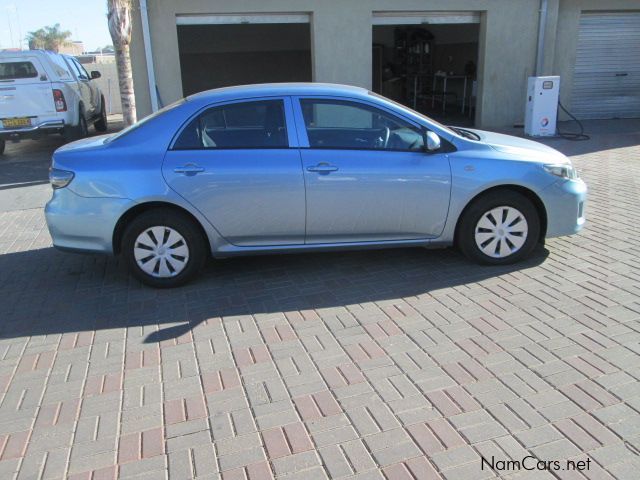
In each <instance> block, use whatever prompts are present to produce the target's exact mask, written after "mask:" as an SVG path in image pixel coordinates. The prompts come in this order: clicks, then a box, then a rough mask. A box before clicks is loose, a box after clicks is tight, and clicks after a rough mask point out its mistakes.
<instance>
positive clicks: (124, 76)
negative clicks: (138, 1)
mask: <svg viewBox="0 0 640 480" xmlns="http://www.w3.org/2000/svg"><path fill="white" fill-rule="evenodd" d="M131 6H132V0H107V10H108V13H107V21H108V23H109V33H110V34H111V39H112V40H113V46H114V47H115V49H116V65H117V67H118V83H119V84H120V101H121V102H122V116H123V120H124V124H125V126H129V125H131V124H132V123H135V121H136V98H135V95H134V92H133V75H132V73H131V56H130V54H129V44H130V43H131Z"/></svg>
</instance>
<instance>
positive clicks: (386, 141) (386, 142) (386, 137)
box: [382, 127, 391, 148]
mask: <svg viewBox="0 0 640 480" xmlns="http://www.w3.org/2000/svg"><path fill="white" fill-rule="evenodd" d="M390 138H391V129H390V128H389V127H384V142H383V144H382V148H387V146H388V145H389V139H390Z"/></svg>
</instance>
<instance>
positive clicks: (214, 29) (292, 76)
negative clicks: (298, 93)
mask: <svg viewBox="0 0 640 480" xmlns="http://www.w3.org/2000/svg"><path fill="white" fill-rule="evenodd" d="M176 23H177V28H178V47H179V51H180V69H181V75H182V90H183V94H184V95H190V94H192V93H196V92H200V91H202V90H208V89H210V88H218V87H226V86H231V85H244V84H250V83H269V82H310V81H311V79H312V73H311V34H310V28H309V16H308V15H304V14H301V15H297V14H292V15H286V14H277V15H197V16H178V17H177V18H176Z"/></svg>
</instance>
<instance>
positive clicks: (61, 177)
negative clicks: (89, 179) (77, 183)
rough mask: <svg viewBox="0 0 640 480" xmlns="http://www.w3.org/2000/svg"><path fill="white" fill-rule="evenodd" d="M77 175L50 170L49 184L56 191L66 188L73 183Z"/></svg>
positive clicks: (66, 171)
mask: <svg viewBox="0 0 640 480" xmlns="http://www.w3.org/2000/svg"><path fill="white" fill-rule="evenodd" d="M74 176H75V174H74V173H73V172H70V171H68V170H60V169H59V168H53V167H51V168H49V183H51V186H52V187H53V189H54V190H57V189H58V188H64V187H66V186H67V185H69V184H70V183H71V180H73V177H74Z"/></svg>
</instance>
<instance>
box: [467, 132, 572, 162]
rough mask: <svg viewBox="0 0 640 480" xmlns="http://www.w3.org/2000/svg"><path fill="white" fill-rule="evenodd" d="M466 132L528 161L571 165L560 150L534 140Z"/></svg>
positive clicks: (500, 150)
mask: <svg viewBox="0 0 640 480" xmlns="http://www.w3.org/2000/svg"><path fill="white" fill-rule="evenodd" d="M464 130H468V131H470V132H473V133H475V134H476V135H478V136H479V137H480V141H482V142H483V143H484V144H486V145H488V146H489V147H491V148H493V149H494V150H497V151H499V152H504V153H508V154H512V155H516V156H518V157H520V158H522V159H526V160H533V161H542V162H556V163H569V159H568V158H567V157H566V156H565V155H564V154H562V153H560V152H559V151H558V150H556V149H554V148H551V147H548V146H547V145H543V144H542V143H539V142H534V141H533V140H527V139H526V138H520V137H514V136H512V135H504V134H502V133H495V132H487V131H484V130H475V129H471V128H465V129H464Z"/></svg>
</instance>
